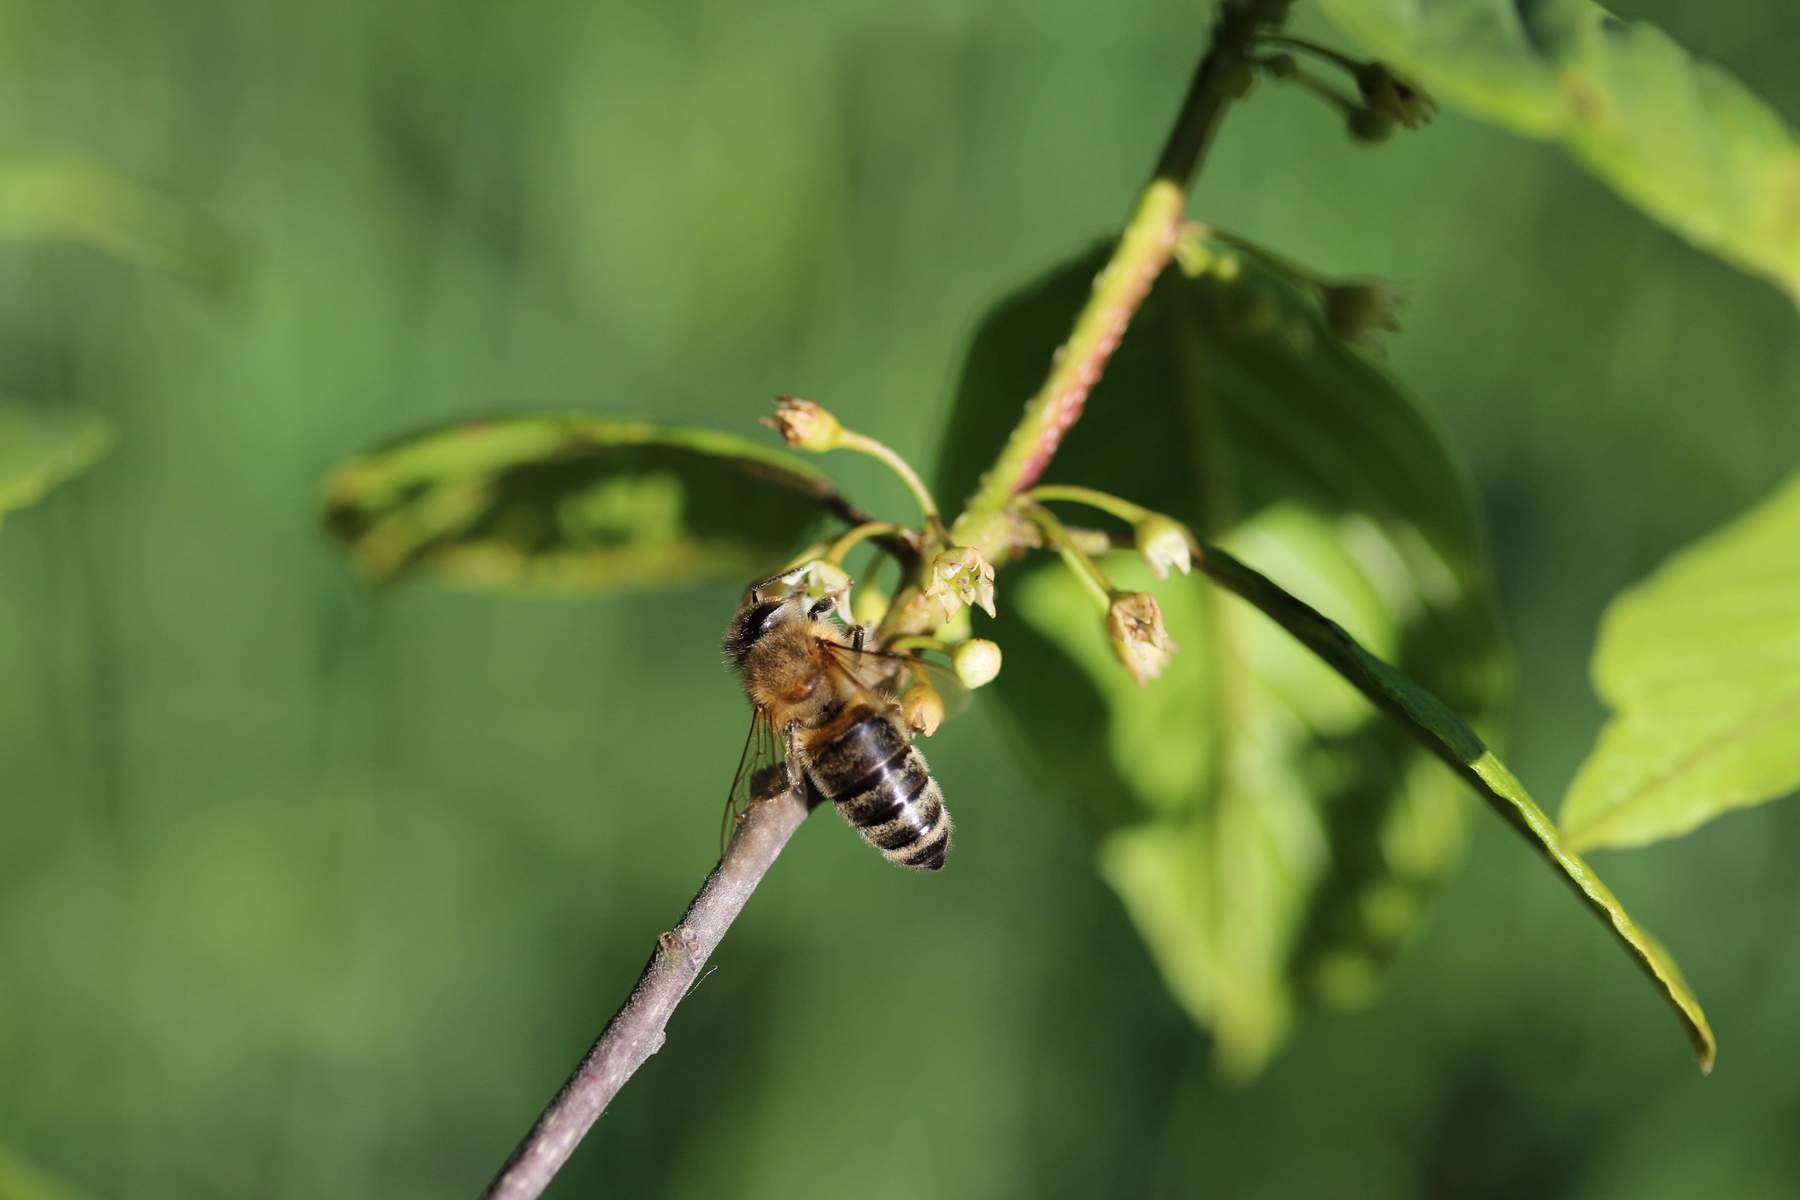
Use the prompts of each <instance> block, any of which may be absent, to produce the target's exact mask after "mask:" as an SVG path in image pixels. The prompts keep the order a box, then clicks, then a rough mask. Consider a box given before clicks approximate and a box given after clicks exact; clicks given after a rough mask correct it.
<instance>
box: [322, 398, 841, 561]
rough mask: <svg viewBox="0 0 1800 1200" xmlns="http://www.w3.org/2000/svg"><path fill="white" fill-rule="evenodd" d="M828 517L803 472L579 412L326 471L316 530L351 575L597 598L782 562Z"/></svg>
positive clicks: (460, 434)
mask: <svg viewBox="0 0 1800 1200" xmlns="http://www.w3.org/2000/svg"><path fill="white" fill-rule="evenodd" d="M828 514H834V515H836V516H838V517H839V518H841V519H843V520H846V521H849V520H855V519H857V518H858V517H859V516H860V514H858V513H856V512H855V510H854V509H852V508H851V507H850V506H849V504H848V503H847V502H846V501H845V500H844V499H843V497H842V496H840V495H838V493H837V490H836V489H835V488H834V487H833V486H832V484H831V481H830V480H829V479H827V478H826V477H825V476H824V475H823V474H821V473H820V472H819V471H817V470H816V469H814V468H813V467H812V466H811V465H809V464H807V463H805V462H802V461H800V460H798V459H796V458H794V457H793V456H791V455H789V454H786V453H783V452H781V451H777V450H772V449H769V448H767V447H765V446H761V445H758V444H756V443H754V442H750V441H746V440H745V439H743V438H739V437H736V436H733V435H731V434H725V433H715V432H713V431H710V430H704V429H685V428H680V427H676V426H666V425H654V424H649V423H646V422H641V421H626V420H619V419H616V418H613V417H601V416H594V415H591V414H584V413H541V414H531V415H517V416H504V417H495V418H492V419H487V420H475V421H465V422H461V423H459V424H455V425H449V426H445V427H442V428H438V429H433V430H430V431H428V432H425V433H421V434H417V435H414V436H411V437H406V438H402V439H400V440H398V441H395V442H392V443H390V444H388V445H385V446H382V447H381V448H379V449H376V450H372V451H370V452H369V453H367V454H364V455H362V456H360V457H358V458H356V459H354V460H352V461H350V462H348V463H346V464H345V465H344V466H342V467H341V468H339V469H338V471H337V472H336V473H335V474H333V475H332V477H331V478H330V479H329V480H328V481H327V482H326V485H325V523H326V526H327V527H328V528H329V529H330V530H331V531H332V532H333V533H335V534H336V535H337V536H338V537H340V538H342V539H343V541H344V542H345V543H346V545H347V547H348V549H349V552H350V555H351V557H352V559H353V560H354V561H355V563H356V565H357V566H358V567H359V568H360V569H361V570H362V572H363V573H364V574H366V575H367V576H369V577H370V578H372V579H375V580H380V581H388V580H399V579H414V578H421V579H429V580H431V581H433V582H437V583H443V584H449V585H452V586H456V587H463V588H473V589H478V590H498V591H524V592H549V593H558V594H579V593H588V594H593V593H601V592H610V591H616V590H619V589H628V588H640V587H652V586H666V585H671V584H681V583H689V582H699V581H703V580H729V581H734V582H746V581H748V580H749V579H751V578H752V577H753V576H755V575H756V574H757V573H758V572H761V571H766V570H770V569H773V568H774V567H777V566H779V565H780V564H781V563H782V562H783V561H784V560H786V559H787V557H788V556H789V555H790V554H791V553H792V552H793V551H794V550H795V549H796V548H797V547H798V545H799V544H800V543H801V542H803V541H804V539H805V537H806V536H807V534H809V533H810V532H812V531H813V530H814V529H815V528H816V527H817V526H818V525H820V523H821V521H822V519H823V518H824V517H825V516H827V515H828Z"/></svg>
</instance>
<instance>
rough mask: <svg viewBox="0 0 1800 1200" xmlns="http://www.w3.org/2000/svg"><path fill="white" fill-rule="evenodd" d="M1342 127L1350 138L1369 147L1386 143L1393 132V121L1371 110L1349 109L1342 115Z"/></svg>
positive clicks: (1385, 115)
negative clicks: (1346, 130) (1348, 133)
mask: <svg viewBox="0 0 1800 1200" xmlns="http://www.w3.org/2000/svg"><path fill="white" fill-rule="evenodd" d="M1344 125H1345V127H1346V128H1347V129H1349V131H1350V136H1351V138H1353V139H1354V140H1356V141H1359V142H1363V143H1365V144H1367V145H1371V146H1372V145H1374V144H1375V143H1376V142H1385V141H1387V140H1388V138H1389V137H1390V136H1392V135H1393V132H1394V119H1393V118H1392V117H1390V116H1388V115H1387V114H1385V113H1378V112H1376V111H1375V110H1374V109H1372V108H1353V109H1351V110H1350V111H1349V112H1348V113H1346V114H1345V115H1344Z"/></svg>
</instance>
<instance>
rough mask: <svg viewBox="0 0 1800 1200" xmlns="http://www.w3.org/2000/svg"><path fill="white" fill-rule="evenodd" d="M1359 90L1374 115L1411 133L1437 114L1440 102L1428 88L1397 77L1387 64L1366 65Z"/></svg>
mask: <svg viewBox="0 0 1800 1200" xmlns="http://www.w3.org/2000/svg"><path fill="white" fill-rule="evenodd" d="M1356 87H1357V90H1358V91H1360V92H1361V93H1362V98H1363V103H1364V104H1366V105H1368V106H1369V109H1370V111H1371V112H1374V113H1376V114H1378V115H1380V116H1383V117H1386V118H1387V119H1388V120H1389V121H1390V122H1397V123H1399V124H1401V125H1404V126H1406V127H1407V128H1408V129H1417V128H1418V127H1419V126H1421V125H1423V124H1425V123H1426V122H1427V121H1429V120H1431V118H1432V115H1433V114H1434V113H1436V112H1437V101H1435V100H1433V99H1432V98H1431V96H1430V94H1429V93H1428V92H1426V91H1425V89H1424V88H1421V87H1419V86H1418V85H1417V84H1414V83H1411V82H1409V81H1407V80H1405V79H1402V78H1401V77H1400V76H1398V75H1396V74H1394V72H1393V71H1392V70H1391V69H1389V67H1388V66H1387V64H1386V63H1379V62H1372V63H1364V64H1363V66H1362V68H1361V69H1360V70H1358V71H1357V72H1356ZM1390 128H1391V126H1390ZM1383 136H1386V135H1383Z"/></svg>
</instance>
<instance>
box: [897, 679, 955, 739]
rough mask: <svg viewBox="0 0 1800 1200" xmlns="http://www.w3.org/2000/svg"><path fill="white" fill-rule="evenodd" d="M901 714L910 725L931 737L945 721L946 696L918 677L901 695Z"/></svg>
mask: <svg viewBox="0 0 1800 1200" xmlns="http://www.w3.org/2000/svg"><path fill="white" fill-rule="evenodd" d="M900 715H901V716H903V717H905V718H906V723H907V724H908V725H910V726H912V727H913V728H914V729H915V730H917V731H918V732H920V733H922V734H924V735H925V736H926V737H930V736H931V735H932V734H934V733H936V732H937V731H938V726H939V725H942V724H943V723H944V698H943V697H942V696H940V695H938V692H937V689H936V688H934V687H932V686H931V685H930V684H929V683H926V682H925V680H924V679H918V680H916V681H915V682H914V683H913V685H912V686H911V687H909V688H907V689H906V695H904V696H902V697H900Z"/></svg>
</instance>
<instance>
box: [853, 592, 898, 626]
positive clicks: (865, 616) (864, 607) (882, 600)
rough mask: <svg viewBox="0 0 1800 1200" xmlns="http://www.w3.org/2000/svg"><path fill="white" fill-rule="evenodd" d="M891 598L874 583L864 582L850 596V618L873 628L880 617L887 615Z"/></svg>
mask: <svg viewBox="0 0 1800 1200" xmlns="http://www.w3.org/2000/svg"><path fill="white" fill-rule="evenodd" d="M892 600H893V597H892V596H889V595H888V594H887V593H886V592H884V591H882V590H881V589H880V588H878V587H876V586H875V585H874V584H872V583H864V584H863V585H862V586H861V587H859V588H857V589H856V591H855V593H854V594H853V595H852V596H851V598H850V619H851V620H852V621H853V622H855V623H856V624H858V625H861V626H863V627H864V628H866V629H873V628H874V627H875V626H877V625H879V624H881V618H883V617H885V616H887V610H888V604H889V603H890V602H891V601H892Z"/></svg>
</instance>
